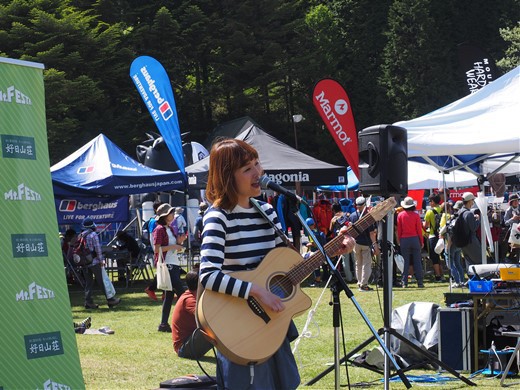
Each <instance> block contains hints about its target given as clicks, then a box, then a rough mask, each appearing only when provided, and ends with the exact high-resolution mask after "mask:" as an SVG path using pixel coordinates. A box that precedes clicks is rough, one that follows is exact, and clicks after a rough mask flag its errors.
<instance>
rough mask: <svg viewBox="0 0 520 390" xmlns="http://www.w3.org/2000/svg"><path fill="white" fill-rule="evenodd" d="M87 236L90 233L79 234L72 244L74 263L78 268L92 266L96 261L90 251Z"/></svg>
mask: <svg viewBox="0 0 520 390" xmlns="http://www.w3.org/2000/svg"><path fill="white" fill-rule="evenodd" d="M87 234H88V232H87V233H80V234H78V236H77V237H76V240H75V241H74V242H72V243H71V249H72V256H71V257H72V262H73V263H74V264H75V265H77V266H85V265H89V264H92V261H93V260H94V256H92V251H91V250H90V249H88V245H87Z"/></svg>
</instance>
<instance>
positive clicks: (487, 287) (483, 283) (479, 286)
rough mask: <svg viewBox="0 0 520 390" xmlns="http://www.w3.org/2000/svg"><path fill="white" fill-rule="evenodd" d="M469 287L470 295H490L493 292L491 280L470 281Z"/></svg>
mask: <svg viewBox="0 0 520 390" xmlns="http://www.w3.org/2000/svg"><path fill="white" fill-rule="evenodd" d="M468 287H469V292H470V293H488V292H491V291H493V282H492V281H491V280H470V281H469V282H468Z"/></svg>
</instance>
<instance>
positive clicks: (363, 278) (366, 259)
mask: <svg viewBox="0 0 520 390" xmlns="http://www.w3.org/2000/svg"><path fill="white" fill-rule="evenodd" d="M366 202H367V200H366V198H365V197H363V196H358V197H357V198H356V211H354V212H353V213H352V214H350V216H349V220H350V222H351V223H353V224H354V223H356V222H357V221H358V220H359V219H360V218H361V217H362V216H363V215H365V213H366V212H367V210H366ZM372 250H373V251H374V255H376V256H377V255H378V254H379V247H378V245H377V226H376V224H372V225H370V226H368V227H367V228H366V229H365V230H363V231H362V232H361V233H360V234H359V235H358V236H357V237H356V246H355V247H354V257H355V259H356V277H357V280H358V290H359V291H361V292H366V291H372V290H373V288H371V287H370V286H369V285H368V280H369V279H370V275H371V274H372Z"/></svg>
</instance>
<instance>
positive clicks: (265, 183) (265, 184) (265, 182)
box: [259, 175, 302, 202]
mask: <svg viewBox="0 0 520 390" xmlns="http://www.w3.org/2000/svg"><path fill="white" fill-rule="evenodd" d="M259 183H260V187H262V188H263V189H264V190H267V189H271V190H273V191H276V192H278V193H279V194H283V195H285V196H287V197H288V198H289V199H291V200H294V201H295V202H301V201H302V198H301V197H300V196H298V195H296V194H295V193H294V192H292V191H289V190H288V189H287V188H284V187H282V186H281V185H280V184H278V183H275V182H274V181H272V180H270V179H269V178H268V177H267V176H266V175H264V176H262V177H260V180H259Z"/></svg>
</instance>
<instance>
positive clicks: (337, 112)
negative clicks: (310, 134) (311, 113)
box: [312, 79, 360, 177]
mask: <svg viewBox="0 0 520 390" xmlns="http://www.w3.org/2000/svg"><path fill="white" fill-rule="evenodd" d="M312 102H313V103H314V107H316V110H318V113H319V114H320V116H321V119H322V120H323V122H325V125H326V126H327V128H328V129H329V132H330V134H331V135H332V137H333V138H334V141H336V144H337V145H338V147H339V150H340V151H341V153H342V154H343V157H345V159H346V160H347V163H348V164H349V165H350V167H351V168H352V171H353V172H354V173H355V175H356V177H360V176H359V151H358V137H357V132H356V125H355V124H354V115H352V110H351V107H350V101H349V99H348V96H347V93H346V92H345V90H344V89H343V87H342V86H341V84H340V83H338V82H337V81H335V80H332V79H323V80H320V81H318V83H317V84H316V85H315V87H314V92H313V94H312Z"/></svg>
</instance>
